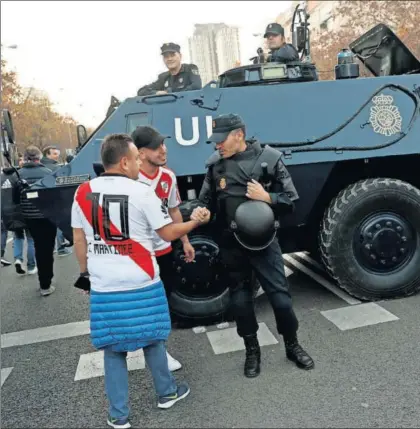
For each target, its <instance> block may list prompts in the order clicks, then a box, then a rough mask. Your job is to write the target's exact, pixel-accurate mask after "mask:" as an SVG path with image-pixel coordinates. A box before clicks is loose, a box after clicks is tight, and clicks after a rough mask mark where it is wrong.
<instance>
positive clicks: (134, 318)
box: [72, 134, 210, 428]
mask: <svg viewBox="0 0 420 429" xmlns="http://www.w3.org/2000/svg"><path fill="white" fill-rule="evenodd" d="M101 158H102V163H103V166H104V168H105V173H104V174H102V175H101V176H99V177H97V178H95V179H93V180H91V181H89V182H85V183H83V184H81V185H80V186H79V188H78V189H77V191H76V192H75V197H74V202H73V207H72V227H73V237H74V248H75V252H76V257H77V259H78V262H79V266H80V271H81V274H80V277H79V280H78V282H76V283H78V284H80V283H81V280H84V285H85V286H86V285H87V286H86V289H87V290H89V291H90V331H91V340H92V344H93V346H94V347H96V348H97V349H99V350H103V351H104V368H105V389H106V394H107V398H108V401H109V411H108V420H107V424H108V425H109V426H111V427H113V428H130V427H131V425H130V422H129V420H128V419H129V411H130V410H129V405H128V403H129V401H128V370H127V360H126V358H127V352H133V351H136V350H138V349H143V352H144V357H145V360H146V364H147V367H148V368H149V369H150V371H151V374H152V377H153V382H154V386H155V390H156V394H157V396H158V407H159V408H163V409H167V408H170V407H171V406H172V405H174V404H175V403H176V402H178V401H179V400H181V399H184V398H185V397H186V396H187V395H188V394H189V392H190V388H189V387H188V385H187V384H186V383H179V384H177V383H176V381H175V379H174V378H173V376H172V374H171V372H170V370H169V367H168V360H167V355H166V341H167V339H168V336H169V333H170V331H171V319H170V314H169V306H168V301H167V298H166V294H165V290H164V287H163V285H162V281H161V279H160V276H159V266H158V265H157V262H156V257H155V252H154V245H153V237H154V234H155V233H156V234H158V235H159V237H161V238H163V239H164V240H166V241H169V242H170V241H173V240H176V239H178V238H179V237H182V236H184V235H186V234H188V233H189V232H190V231H192V230H193V229H194V228H196V227H198V226H199V225H201V224H203V223H207V222H208V221H209V219H210V213H209V212H208V210H206V209H204V208H198V209H196V210H195V211H194V212H193V214H192V215H191V219H192V220H191V221H189V222H185V223H174V222H173V221H172V219H171V217H170V216H169V214H168V212H167V209H166V207H165V206H164V205H163V204H162V202H161V201H160V199H159V198H158V197H157V196H156V194H155V192H154V190H153V189H152V188H151V187H150V186H147V185H145V184H143V183H139V182H138V180H137V179H138V171H139V167H140V160H139V153H138V150H137V148H136V146H135V145H134V144H133V141H132V139H131V138H130V136H128V135H125V134H112V135H109V136H107V137H106V138H105V140H104V141H103V143H102V148H101Z"/></svg>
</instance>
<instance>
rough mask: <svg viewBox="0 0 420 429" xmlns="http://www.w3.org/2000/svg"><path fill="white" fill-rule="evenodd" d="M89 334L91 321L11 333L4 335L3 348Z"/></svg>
mask: <svg viewBox="0 0 420 429" xmlns="http://www.w3.org/2000/svg"><path fill="white" fill-rule="evenodd" d="M89 333H90V322H89V320H85V321H83V322H72V323H66V324H64V325H54V326H46V327H43V328H36V329H28V330H27V331H18V332H10V333H8V334H2V336H1V348H2V349H6V348H8V347H17V346H26V345H28V344H34V343H42V342H44V341H51V340H61V339H63V338H71V337H78V336H80V335H88V334H89Z"/></svg>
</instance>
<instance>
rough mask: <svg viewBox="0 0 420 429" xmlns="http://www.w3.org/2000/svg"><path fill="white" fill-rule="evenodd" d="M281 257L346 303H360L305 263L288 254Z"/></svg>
mask: <svg viewBox="0 0 420 429" xmlns="http://www.w3.org/2000/svg"><path fill="white" fill-rule="evenodd" d="M283 258H284V259H285V260H286V261H287V262H289V263H290V264H291V265H293V266H294V267H295V268H297V269H298V270H299V271H302V273H305V274H306V275H307V276H309V277H311V278H312V279H313V280H315V281H316V282H317V283H319V284H320V285H321V286H324V287H325V288H326V289H328V290H329V291H330V292H332V293H333V294H334V295H336V296H338V297H339V298H341V299H342V300H343V301H345V302H347V304H350V305H356V304H360V303H361V301H359V300H358V299H355V298H353V297H351V296H350V295H348V294H347V293H346V292H344V291H343V290H341V289H340V288H339V287H337V286H335V285H333V284H332V283H330V282H329V281H328V280H326V279H324V278H323V277H322V276H320V275H319V274H317V273H315V272H314V271H312V270H311V269H309V268H307V267H306V266H305V265H303V264H301V263H300V262H298V261H297V260H296V259H294V258H292V257H291V256H290V255H283Z"/></svg>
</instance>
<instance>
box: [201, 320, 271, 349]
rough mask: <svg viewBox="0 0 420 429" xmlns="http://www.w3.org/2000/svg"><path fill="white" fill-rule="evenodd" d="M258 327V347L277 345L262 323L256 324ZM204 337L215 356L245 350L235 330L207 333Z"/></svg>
mask: <svg viewBox="0 0 420 429" xmlns="http://www.w3.org/2000/svg"><path fill="white" fill-rule="evenodd" d="M258 325H259V327H260V329H259V330H258V341H259V343H260V346H269V345H273V344H277V343H278V341H277V339H276V338H275V337H274V335H273V334H272V333H271V331H270V330H269V329H268V327H267V325H266V324H265V323H264V322H261V323H258ZM206 335H207V338H208V339H209V341H210V344H211V347H212V348H213V351H214V354H216V355H220V354H223V353H230V352H236V351H238V350H244V349H245V345H244V341H243V339H242V338H241V337H240V336H239V335H238V333H237V332H236V328H229V329H222V330H220V331H212V332H207V333H206Z"/></svg>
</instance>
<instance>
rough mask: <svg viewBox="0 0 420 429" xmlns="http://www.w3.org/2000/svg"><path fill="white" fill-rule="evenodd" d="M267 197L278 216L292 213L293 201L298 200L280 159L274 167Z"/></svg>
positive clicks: (290, 178)
mask: <svg viewBox="0 0 420 429" xmlns="http://www.w3.org/2000/svg"><path fill="white" fill-rule="evenodd" d="M269 195H270V199H271V206H272V207H273V209H274V210H275V212H276V213H278V214H287V213H291V212H293V210H294V208H295V204H294V201H297V200H298V199H299V195H298V193H297V190H296V188H295V185H294V184H293V181H292V177H291V176H290V174H289V172H288V171H287V168H286V166H285V165H284V164H283V162H282V160H281V159H280V160H279V161H278V163H277V165H276V167H275V172H274V178H273V182H272V185H271V189H270V192H269Z"/></svg>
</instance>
